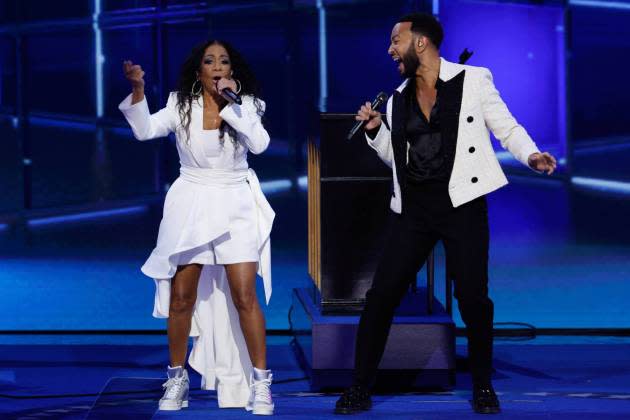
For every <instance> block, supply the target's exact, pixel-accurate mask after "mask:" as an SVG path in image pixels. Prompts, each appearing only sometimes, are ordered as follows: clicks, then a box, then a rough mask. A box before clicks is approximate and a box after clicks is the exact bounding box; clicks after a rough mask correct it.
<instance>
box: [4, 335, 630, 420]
mask: <svg viewBox="0 0 630 420" xmlns="http://www.w3.org/2000/svg"><path fill="white" fill-rule="evenodd" d="M1 338H2V345H0V351H1V352H2V358H1V359H2V361H1V362H0V363H1V367H0V417H1V418H3V419H4V418H11V419H18V418H23V419H35V418H54V419H83V418H86V416H87V415H88V414H89V416H88V417H87V418H89V419H95V418H99V419H112V418H115V419H117V420H118V419H124V418H129V419H137V420H142V419H152V418H155V419H167V418H173V419H175V418H178V419H184V418H186V419H192V418H220V419H223V418H238V417H248V416H251V414H249V413H246V412H245V411H244V410H242V409H223V410H221V409H219V408H218V407H217V401H216V394H215V393H214V392H209V391H201V390H199V376H198V375H196V374H193V375H192V384H191V386H192V388H193V391H192V394H191V400H190V408H188V409H184V410H182V411H179V412H159V411H157V400H158V399H159V398H160V395H161V394H160V386H161V384H162V382H163V381H164V374H165V372H164V370H165V363H166V361H167V356H168V353H167V347H166V337H165V336H76V335H75V336H72V335H70V336H58V335H56V336H9V335H4V336H2V337H1ZM268 344H269V365H270V367H271V368H272V369H273V372H274V382H275V383H274V385H273V388H272V390H273V394H274V400H275V404H276V414H277V415H278V416H281V417H284V418H295V419H300V418H303V419H313V418H333V417H334V416H333V414H332V409H333V407H334V403H335V401H336V399H337V397H338V394H334V393H329V394H322V393H311V392H310V391H309V385H308V379H307V378H306V376H305V373H304V372H303V371H302V370H300V368H299V367H298V365H297V363H296V361H295V357H294V356H293V352H292V348H291V338H290V337H286V336H274V337H269V339H268ZM457 353H458V356H460V357H463V356H465V341H464V340H463V339H458V346H457ZM495 367H496V373H495V376H494V377H495V380H494V384H495V388H496V390H497V392H498V393H499V394H500V398H501V402H502V407H503V413H502V414H501V415H498V416H496V418H506V419H534V418H535V419H538V418H541V419H542V418H553V419H571V420H574V419H589V420H590V419H627V418H630V338H614V337H611V338H606V337H587V338H584V337H539V338H536V339H532V340H528V341H518V342H515V341H504V340H497V342H496V344H495ZM469 399H470V380H469V378H468V375H467V374H466V373H465V372H463V371H458V374H457V386H456V389H455V390H454V391H452V392H412V393H408V394H404V395H400V394H398V395H376V396H375V397H374V408H373V409H372V411H370V412H369V413H366V414H363V415H355V416H353V417H352V418H397V419H466V418H478V416H477V415H475V414H473V413H472V411H471V409H470V404H469ZM337 418H339V417H337Z"/></svg>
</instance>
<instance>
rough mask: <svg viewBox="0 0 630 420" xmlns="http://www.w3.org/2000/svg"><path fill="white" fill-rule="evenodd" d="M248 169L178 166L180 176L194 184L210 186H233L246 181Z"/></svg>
mask: <svg viewBox="0 0 630 420" xmlns="http://www.w3.org/2000/svg"><path fill="white" fill-rule="evenodd" d="M248 175H249V171H248V170H247V169H241V170H236V171H234V170H227V169H211V168H194V167H191V166H182V167H180V168H179V176H180V178H182V179H184V180H186V181H190V182H194V183H195V184H202V185H211V186H215V185H216V186H235V185H240V184H243V183H245V182H247V177H248Z"/></svg>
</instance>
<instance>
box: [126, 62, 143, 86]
mask: <svg viewBox="0 0 630 420" xmlns="http://www.w3.org/2000/svg"><path fill="white" fill-rule="evenodd" d="M123 72H124V73H125V77H126V78H127V80H129V82H130V83H131V87H132V88H133V89H134V90H139V89H144V70H142V67H140V65H139V64H133V62H132V61H131V60H125V61H123Z"/></svg>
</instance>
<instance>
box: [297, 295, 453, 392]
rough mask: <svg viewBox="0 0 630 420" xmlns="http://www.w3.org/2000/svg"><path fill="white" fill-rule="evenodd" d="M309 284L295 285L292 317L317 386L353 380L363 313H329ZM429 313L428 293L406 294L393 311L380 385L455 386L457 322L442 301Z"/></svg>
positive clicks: (306, 365) (333, 386)
mask: <svg viewBox="0 0 630 420" xmlns="http://www.w3.org/2000/svg"><path fill="white" fill-rule="evenodd" d="M316 296H317V294H316V293H314V292H313V291H311V290H309V289H293V305H292V308H291V312H290V314H289V320H290V322H291V326H292V329H293V334H294V338H295V342H294V350H295V352H296V354H297V356H298V359H299V360H300V363H301V365H302V368H303V369H304V370H305V371H306V372H307V373H308V374H309V377H310V384H311V389H312V390H327V389H339V388H343V387H346V386H349V385H351V382H352V371H353V367H354V347H355V336H356V332H357V328H358V324H359V315H325V314H322V311H321V309H320V305H318V304H317V303H316V302H315V299H316ZM433 308H434V313H433V314H431V315H426V294H425V292H424V291H423V290H422V289H421V291H419V292H418V293H415V294H409V295H407V296H406V297H405V299H404V301H403V303H402V304H401V307H400V308H399V310H398V311H397V312H396V315H395V316H394V321H393V323H392V327H391V330H390V335H389V338H388V341H387V345H386V347H385V354H384V355H383V359H382V361H381V364H380V365H379V371H378V374H377V377H376V382H375V390H387V391H395V390H398V391H400V390H409V389H413V388H422V389H441V390H444V389H452V388H453V387H454V386H455V324H454V323H453V320H452V319H451V317H450V316H449V315H448V314H447V313H446V311H445V310H444V307H443V306H442V305H441V303H440V302H439V301H437V300H434V302H433Z"/></svg>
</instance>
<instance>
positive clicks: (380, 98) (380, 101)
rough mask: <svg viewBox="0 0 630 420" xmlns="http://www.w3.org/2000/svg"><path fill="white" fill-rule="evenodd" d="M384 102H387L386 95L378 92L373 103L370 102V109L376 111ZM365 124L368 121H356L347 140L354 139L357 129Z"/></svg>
mask: <svg viewBox="0 0 630 420" xmlns="http://www.w3.org/2000/svg"><path fill="white" fill-rule="evenodd" d="M384 102H387V94H386V93H385V92H380V93H379V94H378V95H376V98H375V99H374V101H372V109H374V110H375V109H377V108H378V107H379V106H381V105H382V104H383V103H384ZM367 122H368V120H366V121H357V122H356V124H355V125H354V127H352V130H350V132H349V133H348V137H347V139H348V140H351V139H352V137H354V135H355V134H357V131H359V129H360V128H362V127H363V126H364V125H365V124H367Z"/></svg>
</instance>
